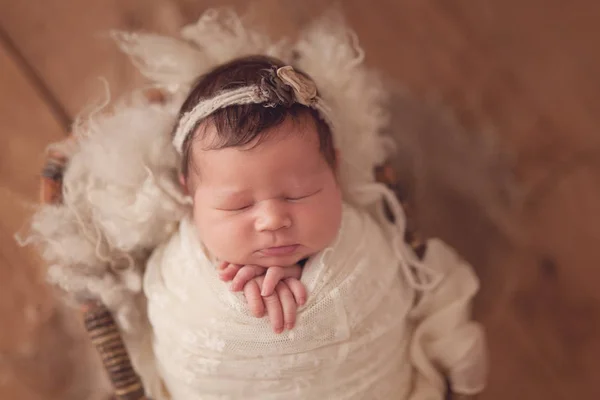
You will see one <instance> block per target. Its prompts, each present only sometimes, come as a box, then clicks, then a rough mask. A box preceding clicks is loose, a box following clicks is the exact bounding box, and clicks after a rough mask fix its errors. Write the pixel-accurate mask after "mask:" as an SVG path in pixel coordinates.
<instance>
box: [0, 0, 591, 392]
mask: <svg viewBox="0 0 600 400" xmlns="http://www.w3.org/2000/svg"><path fill="white" fill-rule="evenodd" d="M334 3H337V4H339V5H340V7H341V8H342V10H343V11H344V12H345V14H346V16H347V18H348V21H349V22H350V23H351V25H352V26H353V27H354V28H355V30H356V31H357V33H358V35H359V38H360V41H361V44H362V45H363V47H364V48H365V50H366V53H367V62H368V63H369V64H370V65H372V66H375V67H377V68H379V69H381V70H382V71H384V72H385V73H386V74H387V75H388V76H389V77H391V78H392V79H393V80H394V81H395V82H396V83H399V84H400V85H402V86H403V87H404V88H406V89H407V90H408V91H409V92H410V93H411V95H412V96H413V97H414V98H415V99H417V100H418V101H423V102H427V103H437V102H443V103H444V104H445V105H446V106H449V108H450V109H451V110H452V111H453V112H454V114H455V115H456V117H457V119H458V121H459V122H460V124H461V125H463V126H464V127H466V129H467V131H468V132H470V134H471V135H478V134H480V133H481V132H493V133H494V134H496V135H497V136H498V137H499V138H500V141H501V144H502V145H503V146H505V147H506V148H508V149H509V150H511V151H512V153H513V154H514V163H515V173H516V175H517V176H518V178H519V179H520V181H521V183H522V185H523V188H524V195H525V196H526V199H527V201H526V202H525V206H524V210H523V215H522V217H521V218H520V219H519V221H518V225H519V227H520V229H521V230H522V233H523V237H524V238H525V240H523V241H522V242H520V243H519V244H518V245H515V244H514V243H512V244H507V243H506V242H504V241H502V240H501V239H500V238H499V236H498V235H495V234H494V232H493V231H492V230H490V229H489V227H486V226H484V225H482V224H479V223H478V222H477V221H476V219H477V218H476V217H473V216H472V215H470V214H472V212H471V211H472V210H471V209H470V207H469V205H468V204H465V203H464V202H461V201H460V199H459V200H457V199H453V198H452V197H451V195H449V194H446V195H445V197H442V198H441V199H437V200H436V201H434V199H430V202H426V203H425V205H427V204H435V206H436V207H439V206H440V204H445V207H447V209H448V210H447V211H446V213H445V215H450V216H451V217H448V218H442V219H439V218H436V214H435V213H434V212H433V211H431V213H430V215H429V217H426V218H424V219H423V222H424V224H425V225H426V226H425V228H426V229H427V230H428V231H429V232H433V233H436V234H439V235H440V236H442V237H443V238H445V239H447V240H448V241H449V242H450V243H452V244H454V245H456V246H457V248H459V250H460V251H461V252H462V253H463V254H465V255H466V256H467V258H468V259H469V260H470V261H473V262H474V263H475V266H476V268H477V270H478V272H479V274H480V276H481V279H482V292H481V295H480V296H479V298H478V301H477V304H476V312H477V316H478V318H479V319H480V320H481V321H483V322H484V324H485V326H486V328H487V330H488V334H489V344H490V352H491V360H492V366H491V375H490V386H489V388H488V390H487V391H486V393H484V394H483V395H482V396H480V399H483V400H486V399H487V400H500V399H531V400H542V399H543V400H562V399H569V400H570V399H595V398H600V389H599V386H598V385H597V381H598V377H600V375H599V374H598V372H597V365H598V361H597V360H599V359H600V339H599V335H598V332H600V326H599V324H600V322H599V321H600V292H598V290H597V289H596V286H597V282H599V281H600V271H599V270H598V265H600V246H598V245H597V244H596V243H597V241H598V238H599V237H600V232H599V229H600V228H598V227H599V226H600V224H599V221H598V218H599V217H598V215H600V209H599V207H600V206H599V205H600V169H599V162H598V160H599V159H600V158H599V157H598V152H599V151H600V150H599V149H600V135H599V134H598V126H600V114H599V113H598V105H599V104H600V94H599V93H600V77H599V76H598V74H597V71H599V70H600V53H598V52H597V51H596V50H595V49H596V48H597V47H598V43H599V41H600V28H599V27H598V23H597V21H598V20H599V17H600V3H598V2H596V1H593V0H574V1H571V2H564V1H560V0H504V1H500V0H478V1H477V2H474V1H467V0H456V1H452V2H450V1H445V0H418V1H417V0H403V1H392V0H378V1H372V2H365V1H361V0H343V1H338V2H333V1H316V0H309V1H304V2H294V1H287V0H286V1H276V0H259V1H255V2H250V1H242V0H239V1H208V0H203V1H194V0H149V1H142V0H124V1H117V0H110V1H99V0H90V1H86V2H77V1H75V0H49V1H46V2H43V3H36V2H34V1H33V0H23V1H21V2H14V1H10V0H0V9H2V12H1V13H0V28H1V29H2V30H3V31H4V32H6V36H7V37H8V38H9V39H10V41H11V43H13V44H14V46H15V48H16V49H17V50H18V52H19V54H20V55H22V57H21V58H22V59H23V60H24V61H25V62H26V63H27V65H28V66H29V68H30V69H31V71H33V72H34V73H35V74H36V76H37V77H38V78H39V82H42V83H43V84H44V85H45V87H47V88H48V92H49V93H50V94H51V95H52V96H53V98H54V99H55V100H56V103H57V104H59V105H60V106H61V107H62V108H63V109H64V110H65V114H66V115H67V116H69V117H70V118H72V117H73V116H74V115H75V114H76V113H77V112H78V111H79V110H80V109H81V107H82V106H83V105H84V104H86V103H87V102H88V101H89V100H91V99H94V98H95V97H97V96H98V94H99V93H101V90H100V84H99V82H98V81H97V77H98V76H104V77H105V78H106V79H107V81H108V82H109V85H110V87H111V89H112V90H113V93H114V94H115V95H118V93H119V92H122V91H124V90H126V89H127V88H130V87H132V86H135V85H137V84H139V83H140V82H142V80H141V78H140V77H139V76H138V75H137V74H136V73H135V71H134V70H133V68H132V67H131V66H130V65H129V62H128V61H127V60H126V59H125V58H124V57H123V56H122V55H121V54H119V53H118V51H117V50H116V48H115V47H114V45H113V44H112V43H111V42H110V41H109V40H107V39H106V38H105V37H104V36H102V35H101V33H102V32H105V31H107V30H109V29H114V28H121V29H144V30H157V31H159V32H165V33H172V32H175V31H176V30H177V28H178V27H179V26H180V25H181V24H182V23H184V22H190V21H192V20H194V19H195V18H196V17H197V16H198V15H199V13H200V12H201V11H202V10H204V9H205V8H207V7H212V6H216V5H232V6H234V7H236V8H237V9H239V10H249V11H250V12H251V13H252V15H253V18H254V19H255V20H256V21H257V22H259V23H261V24H262V25H263V26H264V27H265V29H266V30H267V31H269V32H271V33H274V34H290V35H293V33H294V32H295V31H296V29H297V28H298V27H299V26H301V25H302V24H303V23H306V22H308V21H309V20H310V19H311V18H312V17H313V16H315V15H317V14H318V13H319V12H321V11H322V10H324V9H325V8H326V7H327V6H329V5H331V4H334ZM0 72H1V74H0V87H2V89H3V91H2V93H1V94H0V106H1V108H0V117H1V122H2V125H3V132H2V134H1V135H0V145H1V146H2V147H1V148H0V152H1V153H0V176H1V178H0V190H2V192H0V205H1V206H2V207H0V213H2V214H0V266H1V268H0V278H1V281H0V282H2V286H3V287H2V290H0V299H2V300H6V301H3V302H2V303H1V304H3V305H2V306H0V326H2V327H4V326H6V325H7V324H8V323H10V325H11V330H10V331H6V330H4V329H0V352H1V353H0V398H5V397H6V398H19V399H24V400H29V399H32V400H33V399H42V398H48V399H49V398H61V397H60V395H59V393H60V391H61V390H66V389H65V388H66V387H68V386H69V385H68V384H67V382H68V379H69V378H67V377H66V376H68V375H69V374H70V372H69V371H72V365H73V364H72V363H73V361H72V360H71V361H69V360H68V359H67V358H66V357H62V358H60V357H59V358H56V355H55V354H50V353H52V352H51V351H49V350H47V351H46V352H40V353H36V354H39V355H38V356H37V357H38V358H36V360H39V362H38V363H37V367H36V369H31V370H28V374H26V373H25V370H26V369H27V368H25V367H18V366H17V364H15V363H14V357H16V356H12V355H11V356H10V357H9V358H8V359H9V360H10V362H9V363H7V361H6V360H7V357H6V356H5V354H17V353H19V352H21V353H23V352H24V353H23V354H29V353H27V351H28V350H27V349H28V346H33V347H35V348H37V349H41V348H48V347H49V345H48V343H49V341H50V342H51V343H52V344H53V345H54V344H55V343H57V342H52V340H54V339H51V338H53V337H63V338H67V339H64V340H67V342H65V343H68V340H73V343H76V339H68V338H69V337H70V336H69V335H70V334H69V335H67V334H63V336H60V334H59V333H56V332H60V330H61V329H63V328H61V327H63V325H64V323H63V322H60V321H58V322H56V321H55V320H51V319H50V318H49V317H45V318H46V319H45V321H46V322H44V323H34V324H30V323H28V322H27V318H30V317H27V315H30V314H31V313H32V311H25V312H24V311H23V310H31V308H30V305H31V304H33V305H34V309H37V308H35V307H42V308H41V310H42V311H40V314H41V315H54V314H53V313H54V311H52V310H54V309H55V306H54V305H53V304H54V303H53V302H52V301H53V300H52V294H51V292H50V290H49V289H48V288H46V287H45V285H44V284H43V283H42V281H41V275H40V272H39V270H38V269H37V268H36V267H35V265H36V261H35V259H34V258H33V257H32V255H31V254H30V253H28V252H26V251H23V250H22V249H19V248H17V247H16V246H14V245H13V244H12V243H13V242H11V240H12V232H13V231H14V230H16V229H18V228H19V226H20V224H21V223H22V219H23V218H24V216H25V215H26V212H25V211H24V210H23V209H22V208H20V207H19V206H18V205H17V204H18V203H20V202H21V201H23V200H33V199H35V196H36V195H37V190H38V188H37V173H38V170H37V169H36V168H38V167H41V160H42V158H41V152H42V150H43V148H44V146H45V145H46V143H47V142H48V141H50V140H53V138H55V137H60V135H62V134H63V130H64V128H65V127H64V126H63V125H64V124H63V125H61V123H60V118H58V117H57V116H56V115H54V116H53V114H52V112H50V111H51V110H52V107H50V106H49V104H48V100H47V98H46V97H44V96H43V93H42V92H41V91H40V90H39V82H37V81H36V80H35V79H33V80H32V79H31V77H30V76H29V75H28V74H25V73H24V72H23V66H22V64H20V63H19V62H17V61H16V59H15V56H14V54H9V53H8V52H7V51H6V49H5V50H4V52H3V53H1V54H0ZM36 82H37V83H36ZM37 155H40V157H39V158H38V159H37V160H36V159H35V158H36V157H37ZM36 163H37V164H36ZM457 221H465V223H464V224H460V223H457ZM5 282H8V283H5ZM5 287H10V288H11V289H10V290H9V291H6V290H5ZM5 293H8V294H7V295H5ZM4 296H8V297H4ZM8 299H11V300H12V299H14V303H9V302H8ZM7 304H10V305H7ZM13 304H14V305H13ZM41 305H43V306H41ZM42 319H44V318H42ZM44 327H45V328H44ZM52 332H55V333H52ZM53 335H54V336H53ZM56 335H59V336H56ZM73 336H74V337H76V335H75V334H73ZM56 340H59V339H56ZM60 340H63V339H60ZM50 347H52V346H50ZM11 349H12V350H11ZM40 351H41V350H40ZM21 353H19V354H21ZM11 357H13V358H11ZM23 357H25V358H23ZM23 357H22V358H21V359H27V360H31V359H32V358H31V357H33V356H30V358H27V357H29V356H27V357H26V356H23ZM20 365H29V364H20ZM7 366H9V367H7ZM60 366H63V368H62V369H61V368H60ZM70 368H71V369H70ZM49 371H52V373H50V372H49ZM51 378H54V379H51ZM90 379H91V378H90ZM51 381H53V383H51ZM24 382H25V383H24ZM31 382H35V383H36V384H37V385H38V386H35V385H33V384H32V383H31ZM61 382H62V383H61ZM44 385H45V386H44ZM52 385H54V386H52ZM42 387H43V388H50V389H44V390H42V389H40V388H42ZM3 390H4V392H3ZM11 390H12V392H10V391H11ZM5 393H15V395H14V396H8V395H5ZM41 393H46V394H47V396H46V397H44V395H42V394H41ZM17 394H18V395H17ZM7 396H8V397H7ZM53 396H54V397H53ZM62 398H66V397H62Z"/></svg>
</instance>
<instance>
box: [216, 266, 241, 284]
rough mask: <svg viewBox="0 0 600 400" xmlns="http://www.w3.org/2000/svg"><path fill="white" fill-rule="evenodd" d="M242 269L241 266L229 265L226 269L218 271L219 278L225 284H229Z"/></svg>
mask: <svg viewBox="0 0 600 400" xmlns="http://www.w3.org/2000/svg"><path fill="white" fill-rule="evenodd" d="M240 268H242V267H241V266H240V265H237V264H229V263H227V265H226V266H225V267H224V268H222V269H219V270H218V273H219V278H221V280H222V281H224V282H229V281H230V280H232V279H233V278H234V277H235V276H236V275H237V273H238V271H239V270H240Z"/></svg>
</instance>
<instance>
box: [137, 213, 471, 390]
mask: <svg viewBox="0 0 600 400" xmlns="http://www.w3.org/2000/svg"><path fill="white" fill-rule="evenodd" d="M302 282H303V283H304V284H305V285H306V287H307V291H308V301H307V303H306V305H304V306H303V307H301V308H300V309H299V313H298V320H297V326H296V328H294V329H293V330H292V331H291V332H290V331H286V332H284V333H283V334H279V335H278V334H275V333H273V332H272V329H271V327H270V325H269V323H268V320H267V318H266V317H265V318H262V319H258V318H255V317H253V316H252V315H251V314H250V313H249V311H248V307H247V305H246V304H245V301H244V298H243V296H242V295H241V294H235V293H231V292H230V291H229V290H228V287H227V285H226V284H225V283H223V282H221V281H220V280H219V278H218V276H217V274H216V273H215V269H214V265H213V264H211V263H210V261H209V260H208V259H207V258H206V256H205V255H204V254H203V252H202V250H201V246H199V241H198V237H197V235H196V232H195V228H194V227H193V225H192V224H191V222H190V221H189V220H184V221H183V222H182V224H181V226H180V229H179V232H178V233H177V234H175V235H174V236H173V238H172V240H171V241H169V243H167V244H166V245H165V246H162V247H160V248H159V249H158V250H157V251H156V252H155V254H154V256H153V257H152V259H151V261H150V263H149V265H148V267H147V272H146V276H145V284H144V286H145V292H146V296H147V298H148V313H149V319H150V322H151V324H152V330H153V335H154V343H153V344H154V352H155V357H156V364H157V367H158V370H159V372H160V375H161V376H162V379H163V380H164V382H165V384H166V386H167V388H168V390H169V392H170V394H171V398H172V399H174V400H188V399H239V398H244V399H284V398H295V399H317V398H319V399H367V398H368V399H374V400H376V399H391V398H394V399H395V398H397V399H415V400H417V399H425V398H432V399H443V396H444V390H445V388H444V387H443V384H441V385H440V382H443V380H442V375H441V373H442V372H441V371H439V372H435V373H433V374H431V371H435V368H434V367H433V363H434V362H437V360H436V357H437V355H435V354H427V355H426V356H424V357H421V356H420V355H417V357H418V358H422V359H421V360H420V363H416V364H415V363H414V362H413V360H411V353H415V350H414V349H413V348H412V347H413V346H415V345H416V346H418V347H419V348H421V349H422V351H423V354H425V353H426V352H428V351H429V350H431V349H430V348H429V347H428V346H427V345H425V346H424V347H423V346H422V343H420V342H418V341H417V342H414V341H413V340H412V338H413V330H414V329H413V323H412V320H411V318H409V313H410V312H411V308H412V304H413V301H414V294H415V292H414V290H413V289H412V288H411V287H410V286H409V285H407V284H406V282H405V280H404V279H403V275H402V274H401V273H400V271H399V268H398V261H397V258H395V257H394V253H393V250H392V247H391V246H390V243H389V240H388V239H387V238H386V237H385V235H384V234H383V231H382V230H381V229H380V228H379V226H378V225H377V224H376V223H375V221H373V220H372V219H371V218H370V217H369V216H368V215H367V214H366V213H361V212H358V211H357V210H355V209H353V208H352V207H349V206H346V207H345V208H344V216H343V224H342V228H341V230H340V233H339V235H338V238H337V240H336V242H335V243H334V244H333V245H332V246H331V247H330V248H327V249H326V250H324V251H323V252H321V253H320V254H318V255H316V256H314V257H312V258H311V259H310V260H309V262H308V263H307V265H306V266H305V268H304V272H303V276H302ZM446 322H447V321H446ZM459 325H460V324H459ZM436 328H437V329H439V328H440V327H437V326H436ZM417 329H418V328H417ZM429 331H431V332H433V330H431V329H429ZM458 331H460V329H458ZM420 337H421V338H422V337H423V336H420ZM455 339H456V340H460V338H455ZM463 347H464V346H463ZM467 347H469V346H467ZM416 353H419V352H418V351H417V352H416ZM442 353H443V354H444V353H445V352H444V351H443V349H442ZM438 358H439V357H438ZM442 358H443V357H442ZM419 364H422V365H419ZM421 369H424V370H425V371H424V372H426V375H424V378H423V379H424V381H425V382H426V383H427V384H426V385H425V386H424V387H423V388H422V389H419V390H415V389H414V388H413V379H414V378H415V377H416V376H418V375H420V374H421V371H420V370H421ZM428 375H429V376H428ZM417 389H418V388H417ZM419 391H420V393H421V394H424V393H432V394H434V395H435V397H419V396H420V394H419V393H418V392H419ZM158 399H160V397H158Z"/></svg>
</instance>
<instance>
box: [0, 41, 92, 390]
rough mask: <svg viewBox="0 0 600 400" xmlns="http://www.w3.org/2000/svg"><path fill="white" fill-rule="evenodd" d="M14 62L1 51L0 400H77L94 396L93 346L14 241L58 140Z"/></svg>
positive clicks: (58, 134)
mask: <svg viewBox="0 0 600 400" xmlns="http://www.w3.org/2000/svg"><path fill="white" fill-rule="evenodd" d="M14 59H15V57H14V54H13V53H11V52H10V51H8V50H7V48H5V47H0V87H1V88H2V90H3V93H5V95H3V96H2V97H0V121H1V125H2V128H1V129H2V131H1V133H0V243H1V245H0V282H1V289H0V398H2V399H80V398H82V396H85V397H87V396H88V395H89V394H90V391H91V390H99V389H100V388H99V387H98V386H97V383H99V382H100V380H101V379H100V380H96V379H95V378H90V367H92V366H94V368H95V365H94V358H93V357H90V356H91V355H92V352H91V346H90V344H89V343H87V342H86V341H85V340H84V336H83V329H82V327H81V326H80V323H79V321H78V320H77V318H76V315H75V314H73V313H71V312H69V311H68V310H67V309H66V308H65V307H63V306H62V305H60V304H59V303H58V302H57V301H56V295H55V293H54V291H53V290H51V288H50V287H48V286H47V284H46V283H45V279H44V272H43V271H44V270H43V267H41V266H40V265H39V263H38V260H37V258H36V257H35V256H34V254H33V252H32V250H31V249H24V248H22V247H20V246H18V244H17V242H16V240H15V238H14V237H13V235H14V234H15V233H17V231H19V230H20V229H21V228H22V227H23V226H24V224H25V222H26V220H27V218H28V216H29V215H30V212H31V209H30V208H29V206H28V205H34V204H35V203H36V202H37V197H38V192H39V180H38V175H39V171H40V168H41V167H42V165H43V159H44V149H45V146H46V145H47V144H48V143H50V142H51V141H54V140H57V139H59V138H62V137H63V134H64V133H63V130H62V128H61V127H60V125H59V123H58V122H57V120H56V119H55V117H54V116H53V114H52V113H51V112H50V109H49V108H48V107H47V106H46V104H44V102H43V101H41V100H40V98H39V97H40V96H39V91H38V90H37V88H36V87H33V86H31V85H30V83H29V81H28V79H27V76H26V75H24V74H22V72H21V69H20V65H19V64H18V63H16V62H14ZM9 94H10V95H9ZM82 383H85V385H84V386H82V385H81V384H82ZM90 398H91V397H90Z"/></svg>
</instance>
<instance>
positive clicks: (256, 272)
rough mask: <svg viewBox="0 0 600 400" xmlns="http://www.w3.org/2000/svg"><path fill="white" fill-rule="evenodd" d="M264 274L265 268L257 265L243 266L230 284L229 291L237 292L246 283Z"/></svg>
mask: <svg viewBox="0 0 600 400" xmlns="http://www.w3.org/2000/svg"><path fill="white" fill-rule="evenodd" d="M264 273H265V268H263V267H259V266H258V265H244V266H243V267H242V268H240V269H239V270H238V271H237V273H236V274H235V277H234V278H233V281H232V282H231V291H233V292H239V291H240V290H242V289H243V288H244V286H245V285H246V283H247V282H249V281H250V280H251V279H253V278H256V277H257V276H260V275H262V274H264Z"/></svg>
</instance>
